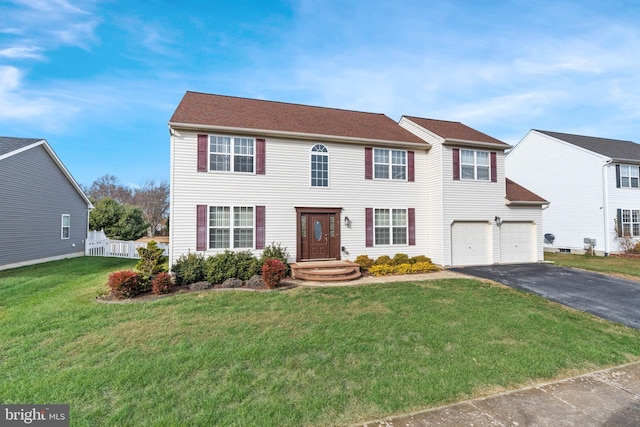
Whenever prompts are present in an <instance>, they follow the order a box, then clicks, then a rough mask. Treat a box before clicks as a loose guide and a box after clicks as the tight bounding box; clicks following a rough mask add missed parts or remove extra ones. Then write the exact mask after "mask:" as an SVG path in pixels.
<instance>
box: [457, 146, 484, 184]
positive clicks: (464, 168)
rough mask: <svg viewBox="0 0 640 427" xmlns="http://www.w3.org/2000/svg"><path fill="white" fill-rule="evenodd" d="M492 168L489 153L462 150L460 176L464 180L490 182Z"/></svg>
mask: <svg viewBox="0 0 640 427" xmlns="http://www.w3.org/2000/svg"><path fill="white" fill-rule="evenodd" d="M490 168H491V164H490V160H489V152H488V151H476V150H460V176H461V177H462V179H473V180H477V181H489V179H490Z"/></svg>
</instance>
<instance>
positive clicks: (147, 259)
mask: <svg viewBox="0 0 640 427" xmlns="http://www.w3.org/2000/svg"><path fill="white" fill-rule="evenodd" d="M163 252H164V251H163V250H162V249H161V248H159V247H158V244H157V243H156V242H155V241H154V240H152V241H150V242H149V243H147V247H146V248H145V247H141V248H138V254H140V261H138V263H137V264H136V269H138V270H139V271H141V272H142V274H144V275H145V276H146V277H148V278H149V277H151V276H153V275H155V274H158V273H162V272H164V271H165V268H164V261H165V259H164V258H165V257H164V255H163Z"/></svg>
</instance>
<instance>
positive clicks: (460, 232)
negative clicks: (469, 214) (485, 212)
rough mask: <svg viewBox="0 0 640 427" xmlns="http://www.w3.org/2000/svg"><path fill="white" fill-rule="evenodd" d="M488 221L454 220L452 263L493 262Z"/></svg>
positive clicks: (482, 263) (458, 264) (474, 263)
mask: <svg viewBox="0 0 640 427" xmlns="http://www.w3.org/2000/svg"><path fill="white" fill-rule="evenodd" d="M490 231H491V226H490V225H489V223H487V222H454V223H453V225H452V226H451V264H452V265H455V266H461V265H486V264H493V262H492V260H491V246H490V240H491V239H490V238H489V236H490V235H489V233H490Z"/></svg>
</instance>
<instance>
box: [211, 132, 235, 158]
mask: <svg viewBox="0 0 640 427" xmlns="http://www.w3.org/2000/svg"><path fill="white" fill-rule="evenodd" d="M209 151H211V152H212V153H224V154H229V153H231V138H229V137H228V136H211V137H209Z"/></svg>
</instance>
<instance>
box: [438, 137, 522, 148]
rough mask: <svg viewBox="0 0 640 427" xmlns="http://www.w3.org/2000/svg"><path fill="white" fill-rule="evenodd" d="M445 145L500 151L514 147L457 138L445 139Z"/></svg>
mask: <svg viewBox="0 0 640 427" xmlns="http://www.w3.org/2000/svg"><path fill="white" fill-rule="evenodd" d="M443 144H444V145H466V146H469V147H481V148H493V149H496V148H498V149H500V150H508V149H509V148H513V146H511V145H509V144H505V143H503V144H496V143H494V142H482V141H470V140H468V139H457V138H445V140H444V142H443Z"/></svg>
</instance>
